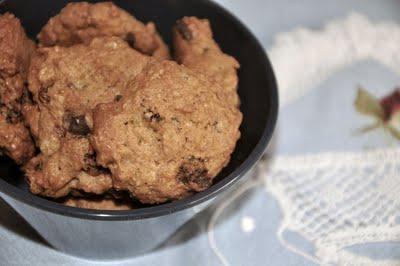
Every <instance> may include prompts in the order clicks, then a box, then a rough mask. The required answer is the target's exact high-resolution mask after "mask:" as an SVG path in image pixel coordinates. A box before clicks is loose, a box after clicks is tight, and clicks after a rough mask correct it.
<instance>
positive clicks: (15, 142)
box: [0, 13, 35, 164]
mask: <svg viewBox="0 0 400 266" xmlns="http://www.w3.org/2000/svg"><path fill="white" fill-rule="evenodd" d="M34 50H35V45H34V43H33V42H32V41H31V40H29V39H28V37H27V36H26V34H25V31H24V29H23V28H22V26H21V23H20V22H19V20H18V19H17V18H16V17H15V16H14V15H12V14H10V13H6V14H4V15H0V51H1V52H0V148H1V150H2V151H3V152H4V153H5V154H6V155H8V156H9V157H11V158H12V159H13V160H14V161H15V162H16V163H17V164H22V163H24V162H26V161H27V160H28V159H30V158H31V157H32V156H33V155H34V152H35V147H34V144H33V141H32V138H31V136H30V134H29V131H28V129H27V128H26V127H25V125H24V122H23V119H22V115H21V103H22V101H24V99H25V97H24V96H25V94H26V79H27V72H28V68H29V64H30V60H31V56H32V54H33V53H34Z"/></svg>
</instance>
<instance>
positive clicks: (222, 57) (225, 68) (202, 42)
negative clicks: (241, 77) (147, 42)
mask: <svg viewBox="0 0 400 266" xmlns="http://www.w3.org/2000/svg"><path fill="white" fill-rule="evenodd" d="M173 32H174V41H173V42H174V43H173V44H174V56H175V59H176V61H178V62H179V63H180V64H183V65H185V66H186V67H188V68H190V69H192V70H195V71H198V72H200V73H203V74H204V75H206V76H207V77H208V78H210V79H211V80H214V81H215V82H217V83H218V84H219V85H220V86H221V87H222V89H223V90H224V91H225V93H226V97H227V99H228V101H229V102H230V103H231V104H233V105H235V106H239V103H240V101H239V96H238V94H237V91H236V89H237V86H238V76H237V69H238V68H239V63H238V62H237V61H236V59H235V58H233V57H232V56H229V55H227V54H224V53H223V52H222V51H221V49H220V47H219V46H218V44H217V43H216V42H215V41H214V39H213V34H212V30H211V26H210V23H209V21H208V20H207V19H198V18H196V17H184V18H183V19H181V20H179V21H178V22H177V23H176V26H175V27H174V30H173Z"/></svg>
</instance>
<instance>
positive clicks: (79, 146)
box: [25, 37, 153, 197]
mask: <svg viewBox="0 0 400 266" xmlns="http://www.w3.org/2000/svg"><path fill="white" fill-rule="evenodd" d="M152 60H153V59H151V57H148V56H145V55H143V54H141V53H139V52H137V51H135V50H133V49H131V48H130V47H129V45H128V44H127V43H126V42H125V41H123V40H122V39H120V38H117V37H103V38H95V39H93V40H92V41H91V42H90V44H88V45H84V44H79V45H75V46H71V47H59V46H55V47H48V48H39V49H38V51H37V55H36V56H35V57H34V58H33V60H32V64H31V67H30V73H29V90H30V92H31V93H32V96H33V103H32V104H29V108H30V109H31V110H35V111H32V112H31V116H30V117H28V118H27V119H26V120H27V122H28V123H30V128H31V131H32V134H33V135H34V137H35V139H36V142H37V145H38V146H39V149H40V153H39V155H38V156H37V157H35V158H33V159H32V160H31V161H30V162H29V163H28V164H27V165H26V166H25V171H26V175H27V179H28V181H29V183H30V188H31V191H32V192H33V193H35V194H40V195H43V196H47V197H63V196H65V195H67V194H68V193H69V192H71V191H72V190H82V191H84V192H88V193H95V194H102V193H104V192H106V191H107V190H109V189H110V188H111V187H112V179H111V177H110V173H109V171H108V169H105V168H103V167H101V166H99V165H97V163H96V161H95V153H94V150H93V149H92V146H91V144H90V142H89V136H90V134H91V132H92V128H93V119H92V110H93V108H95V107H96V105H97V104H100V103H107V102H112V101H116V102H118V101H120V100H121V99H122V98H123V93H124V90H125V89H126V87H127V85H128V84H129V82H130V81H131V80H132V79H133V78H134V77H135V76H136V75H137V74H139V73H140V72H141V70H142V68H143V67H144V66H145V65H146V64H147V63H148V62H149V61H152Z"/></svg>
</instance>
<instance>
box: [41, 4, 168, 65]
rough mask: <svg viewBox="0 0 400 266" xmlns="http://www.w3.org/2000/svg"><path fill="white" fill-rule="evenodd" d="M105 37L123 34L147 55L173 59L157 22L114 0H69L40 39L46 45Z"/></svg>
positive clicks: (50, 22) (67, 44) (123, 36)
mask: <svg viewBox="0 0 400 266" xmlns="http://www.w3.org/2000/svg"><path fill="white" fill-rule="evenodd" d="M104 36H116V37H120V38H122V39H124V40H125V41H127V42H128V43H129V44H130V45H131V46H132V47H133V48H135V49H137V50H138V51H140V52H142V53H144V54H147V55H151V56H154V57H156V58H159V59H168V58H169V51H168V46H167V45H166V44H165V43H164V41H163V40H162V38H161V36H160V35H159V34H158V33H157V30H156V27H155V24H154V23H152V22H149V23H147V24H143V23H142V22H140V21H139V20H137V19H136V18H134V17H133V16H132V15H130V14H129V13H128V12H126V11H125V10H122V9H120V8H119V7H117V6H116V5H114V4H113V3H111V2H102V3H95V4H90V3H87V2H79V3H69V4H68V5H67V6H66V7H64V8H63V9H62V10H61V12H60V14H58V15H57V16H55V17H53V18H51V19H50V20H49V21H48V22H47V24H46V25H45V26H44V27H43V29H42V31H41V32H40V33H39V35H38V39H39V42H40V45H42V46H54V45H59V46H71V45H74V44H77V43H89V42H90V41H91V40H92V39H93V38H95V37H104Z"/></svg>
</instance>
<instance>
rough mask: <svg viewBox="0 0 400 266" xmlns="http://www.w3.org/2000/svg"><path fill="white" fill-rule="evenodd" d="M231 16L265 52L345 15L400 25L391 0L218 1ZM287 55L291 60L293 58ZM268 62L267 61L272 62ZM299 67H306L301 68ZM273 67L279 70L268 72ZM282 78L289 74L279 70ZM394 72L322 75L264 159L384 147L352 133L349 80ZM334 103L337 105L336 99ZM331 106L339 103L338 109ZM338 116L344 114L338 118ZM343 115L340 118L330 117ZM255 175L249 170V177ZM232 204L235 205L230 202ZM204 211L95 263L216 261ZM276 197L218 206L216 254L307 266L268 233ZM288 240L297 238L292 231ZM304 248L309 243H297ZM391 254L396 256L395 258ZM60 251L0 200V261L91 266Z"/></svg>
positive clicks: (254, 195)
mask: <svg viewBox="0 0 400 266" xmlns="http://www.w3.org/2000/svg"><path fill="white" fill-rule="evenodd" d="M218 2H220V3H221V4H222V5H224V6H225V7H227V8H228V9H229V10H231V11H232V12H233V13H234V14H236V15H237V16H238V17H239V18H240V19H241V20H242V21H243V22H244V23H245V24H247V25H248V26H249V28H250V29H251V30H252V31H253V33H254V34H255V35H256V36H257V37H258V38H259V40H260V41H261V43H262V44H263V45H264V47H265V49H266V50H267V51H269V50H270V49H272V48H273V46H274V43H275V37H276V35H277V34H279V33H282V32H287V31H293V30H294V29H295V28H298V27H300V26H301V27H304V28H308V29H313V30H318V29H321V28H322V27H323V26H324V25H325V24H326V23H327V22H329V21H332V20H334V19H340V18H344V17H346V16H347V15H349V14H351V13H352V12H357V13H359V14H362V15H364V16H366V17H368V19H369V20H371V21H383V20H384V21H393V22H396V23H398V22H400V12H399V11H400V1H397V0H381V1H376V0H336V1H327V0H301V1H300V0H298V1H291V0H281V1H272V0H246V1H245V0H219V1H218ZM293 60H296V59H295V58H293ZM273 64H274V62H273ZM304 67H307V66H304ZM276 71H280V70H279V69H276ZM287 75H290V73H287ZM398 81H399V78H398V75H396V74H395V73H394V72H392V71H390V70H389V69H388V68H387V67H385V66H382V65H381V64H379V63H378V62H375V61H372V60H366V61H362V62H358V63H356V64H353V65H350V66H348V67H346V68H344V69H341V70H339V71H337V72H336V73H334V74H333V75H331V76H330V77H328V78H326V79H324V80H323V81H322V82H320V83H319V84H318V85H316V86H315V88H314V89H313V90H310V91H308V92H307V93H306V94H305V95H304V96H302V97H299V98H298V99H297V100H296V101H294V102H292V103H290V104H287V105H284V106H282V107H281V110H280V117H279V121H278V127H277V130H276V134H275V136H274V139H273V143H272V144H271V145H270V147H269V149H268V151H267V152H268V153H269V154H270V155H271V156H277V155H297V154H304V153H316V152H331V151H346V150H350V151H361V150H362V149H364V148H365V145H369V146H374V147H385V146H387V145H388V143H387V141H386V140H385V139H384V138H382V137H381V136H380V135H379V133H371V134H369V135H368V136H358V137H357V138H356V137H354V136H353V135H352V134H350V133H349V132H351V131H352V130H353V129H354V128H355V126H354V125H355V124H357V125H360V121H359V120H358V115H357V114H355V113H354V112H353V107H352V101H353V100H354V95H355V87H356V86H357V84H360V83H362V84H363V85H364V84H365V86H367V87H368V88H370V89H371V90H372V91H373V92H375V93H377V94H380V95H382V94H385V93H386V92H388V91H390V89H391V88H393V87H395V86H396V85H397V84H399V83H398ZM339 100H340V103H339ZM338 107H339V108H338ZM343 117H345V119H342V118H343ZM338 119H341V120H343V122H342V123H332V121H338ZM256 174H257V173H254V175H256ZM238 202H240V204H238ZM211 215H212V208H211V209H210V210H207V211H205V212H203V213H201V214H200V215H199V216H198V217H197V218H196V219H195V220H193V221H192V222H191V223H189V224H187V225H185V226H184V228H182V229H181V230H179V232H177V233H176V234H175V235H174V236H173V237H171V239H169V240H168V241H167V243H165V245H164V247H163V248H161V249H160V250H157V251H154V252H152V253H150V254H147V255H145V256H141V257H137V258H132V259H128V260H124V261H113V262H108V263H107V262H103V263H104V264H110V265H155V264H159V265H160V264H161V265H220V264H221V261H220V259H219V258H218V256H217V255H216V253H215V250H214V249H213V246H212V245H210V241H209V238H208V235H207V227H208V226H209V220H210V216H211ZM281 218H282V217H281V209H280V207H279V205H278V202H277V201H276V199H275V198H274V197H273V196H272V195H270V194H269V193H267V192H266V190H265V189H264V187H263V186H259V187H255V188H254V189H251V190H250V191H249V192H247V193H245V194H244V195H243V196H241V197H240V198H239V199H238V200H237V202H236V203H235V204H231V205H230V206H229V207H228V208H226V209H225V210H224V211H223V213H222V215H221V216H220V217H219V218H218V222H217V224H216V226H215V227H214V228H213V229H212V230H213V234H214V236H215V240H216V243H218V252H220V253H221V254H223V256H224V257H225V258H226V259H227V262H228V263H229V264H231V265H313V263H312V262H310V261H309V260H307V259H305V258H304V257H302V256H299V255H297V254H295V253H293V252H291V251H289V250H288V249H286V248H285V247H283V246H282V245H281V244H280V242H279V241H278V239H277V237H276V232H277V230H278V228H279V225H280V222H281ZM293 238H294V241H295V242H296V241H298V242H301V239H297V240H296V237H295V236H294V237H293ZM300 245H301V246H303V247H304V249H305V250H307V249H310V248H311V247H310V246H309V244H307V243H301V244H300ZM354 251H355V252H361V253H362V252H364V253H365V254H367V255H368V256H370V257H373V258H376V259H379V258H381V257H382V256H388V257H392V258H393V257H394V258H398V257H399V255H398V254H400V247H399V246H397V245H394V244H387V245H383V246H382V247H381V248H380V249H379V252H377V249H376V248H375V247H370V248H368V247H367V248H366V249H360V250H357V249H354ZM396 256H397V257H396ZM98 263H99V262H90V261H84V260H81V259H78V258H74V257H70V256H67V255H64V254H61V253H59V252H57V251H55V250H53V249H52V248H51V247H49V246H47V245H46V244H45V243H44V242H43V241H42V240H41V239H40V237H38V235H37V234H36V233H35V232H33V231H32V229H31V228H30V227H29V226H28V225H27V224H26V223H25V222H24V221H23V220H22V219H21V218H20V217H19V216H18V215H17V214H16V213H15V212H13V211H12V210H11V209H10V208H9V207H7V206H6V205H5V204H4V203H3V202H1V201H0V264H1V265H31V264H35V265H54V264H57V265H77V264H79V265H97V264H98Z"/></svg>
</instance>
